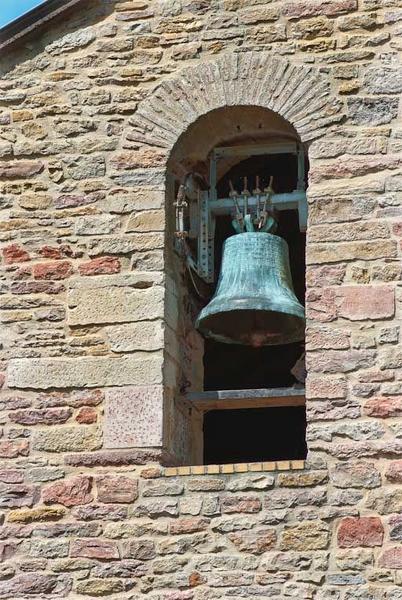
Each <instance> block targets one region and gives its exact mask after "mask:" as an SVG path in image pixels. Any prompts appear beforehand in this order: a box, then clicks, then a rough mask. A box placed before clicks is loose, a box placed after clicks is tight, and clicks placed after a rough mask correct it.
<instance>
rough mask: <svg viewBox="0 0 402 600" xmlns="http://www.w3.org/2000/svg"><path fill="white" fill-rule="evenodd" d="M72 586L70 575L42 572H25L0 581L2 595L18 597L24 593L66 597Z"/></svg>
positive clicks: (0, 594)
mask: <svg viewBox="0 0 402 600" xmlns="http://www.w3.org/2000/svg"><path fill="white" fill-rule="evenodd" d="M71 587H72V580H71V579H70V578H69V577H64V576H63V577H58V576H55V575H44V574H42V573H37V572H34V573H23V574H20V575H17V576H16V577H13V578H12V579H9V580H6V581H1V582H0V596H3V597H5V598H18V597H21V596H24V595H38V594H41V595H44V594H46V595H47V594H54V595H55V596H56V598H57V597H59V598H65V597H66V596H67V594H68V593H69V592H70V590H71Z"/></svg>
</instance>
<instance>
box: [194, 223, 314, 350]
mask: <svg viewBox="0 0 402 600" xmlns="http://www.w3.org/2000/svg"><path fill="white" fill-rule="evenodd" d="M304 326H305V318H304V308H303V306H302V305H301V304H300V303H299V301H298V300H297V298H296V296H295V293H294V290H293V284H292V277H291V273H290V266H289V249H288V245H287V243H286V242H285V240H283V239H282V238H281V237H279V236H277V235H272V234H271V233H265V232H256V233H252V232H247V233H239V234H237V235H233V236H231V237H229V238H228V239H227V240H226V241H225V243H224V246H223V256H222V267H221V272H220V275H219V279H218V284H217V287H216V291H215V294H214V296H213V298H212V300H211V301H210V303H209V304H208V305H207V306H205V308H203V310H202V311H201V313H200V314H199V316H198V319H197V322H196V327H197V329H198V330H199V331H200V332H201V333H202V334H203V335H204V336H206V337H210V338H213V339H215V340H217V341H218V342H225V343H228V344H245V345H250V346H255V347H256V346H270V345H279V344H291V343H292V342H298V341H301V340H303V339H304Z"/></svg>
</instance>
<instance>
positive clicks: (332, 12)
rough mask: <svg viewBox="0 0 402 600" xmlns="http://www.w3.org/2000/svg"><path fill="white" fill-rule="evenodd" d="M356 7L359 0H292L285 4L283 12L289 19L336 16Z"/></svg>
mask: <svg viewBox="0 0 402 600" xmlns="http://www.w3.org/2000/svg"><path fill="white" fill-rule="evenodd" d="M356 9H357V0H324V1H321V0H310V1H309V2H308V3H307V2H303V1H302V0H292V1H291V2H286V3H285V4H284V7H283V14H284V15H285V17H288V18H289V19H300V18H301V17H316V16H319V15H325V16H327V17H336V16H338V15H342V14H345V13H348V12H352V11H353V10H356Z"/></svg>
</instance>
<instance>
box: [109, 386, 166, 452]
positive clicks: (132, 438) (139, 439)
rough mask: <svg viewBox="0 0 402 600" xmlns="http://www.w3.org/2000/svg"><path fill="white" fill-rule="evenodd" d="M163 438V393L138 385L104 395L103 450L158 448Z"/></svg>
mask: <svg viewBox="0 0 402 600" xmlns="http://www.w3.org/2000/svg"><path fill="white" fill-rule="evenodd" d="M162 435H163V390H162V388H161V386H159V385H150V386H145V385H139V386H138V387H134V386H131V387H126V388H115V389H109V390H108V391H107V392H106V407H105V424H104V445H105V448H130V447H131V448H136V447H137V448H141V447H159V446H161V445H162Z"/></svg>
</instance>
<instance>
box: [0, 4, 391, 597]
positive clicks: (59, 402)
mask: <svg viewBox="0 0 402 600" xmlns="http://www.w3.org/2000/svg"><path fill="white" fill-rule="evenodd" d="M398 4H399V2H398V1H397V0H381V1H380V0H323V1H321V0H320V1H318V0H309V2H306V1H301V0H289V1H281V2H270V1H264V0H211V1H204V0H193V1H190V0H189V1H187V0H172V1H171V2H170V1H169V2H168V1H166V2H164V1H162V0H161V1H158V2H157V1H156V0H155V1H152V0H151V1H150V2H147V1H146V0H132V1H125V2H104V1H103V2H100V1H99V2H95V1H94V2H88V3H84V4H83V5H82V8H81V9H80V10H77V11H76V12H73V13H72V14H69V16H68V19H67V18H66V19H63V20H61V21H60V20H59V21H55V22H52V24H51V25H50V26H49V27H48V28H47V29H45V30H44V31H43V30H42V31H41V33H40V36H39V33H38V34H35V35H34V37H33V38H26V39H23V40H21V41H20V42H19V43H18V45H17V46H15V47H13V49H12V50H10V51H7V54H6V53H4V54H3V56H2V58H1V62H0V68H1V71H2V79H1V82H0V190H1V192H0V193H1V199H0V202H1V204H0V205H1V209H2V220H1V223H0V242H1V248H0V252H1V255H2V264H1V270H2V281H1V288H0V289H1V295H0V318H1V321H2V324H1V344H2V348H1V353H2V358H1V378H0V380H1V384H2V389H1V393H0V410H1V424H0V426H1V437H0V486H1V487H0V489H1V493H0V496H1V499H0V513H1V514H0V521H1V523H2V525H1V527H0V536H1V541H0V561H2V562H1V564H0V598H12V599H15V600H17V599H20V598H21V599H22V598H24V599H25V598H28V597H40V598H71V600H75V599H77V600H78V599H79V598H80V599H81V598H82V599H83V598H88V597H98V596H103V597H110V598H111V599H113V600H116V599H117V598H118V599H119V600H120V599H121V600H128V599H130V598H131V599H133V600H134V599H137V598H150V599H151V600H192V599H193V598H194V600H207V599H213V598H233V599H236V598H250V597H252V598H256V599H257V598H267V597H268V598H272V599H273V600H279V599H282V598H288V597H289V598H292V597H293V598H295V597H299V598H303V599H306V600H307V599H309V598H312V599H315V600H356V599H361V600H400V599H401V598H402V594H401V591H400V589H401V587H400V586H401V583H402V575H401V573H402V544H401V542H402V534H401V528H402V525H401V516H400V512H401V508H402V491H401V489H402V486H401V484H402V428H401V414H402V384H401V381H402V353H401V350H400V318H401V312H400V311H401V304H400V301H401V288H400V277H401V262H400V257H401V235H402V226H401V215H402V212H401V189H402V177H401V169H400V167H401V151H402V141H401V140H402V127H401V117H400V115H401V113H400V110H401V108H400V95H401V92H402V79H401V71H400V50H401V44H400V37H398V36H400V32H401V11H400V9H399V8H398ZM236 53H239V54H241V55H242V58H241V59H240V58H239V63H237V62H236V60H237V58H236V57H235V54H236ZM262 53H264V55H265V54H266V55H267V59H266V60H267V64H268V63H269V64H271V63H270V62H269V61H271V60H272V59H273V58H277V59H279V62H280V64H286V65H287V66H286V69H284V71H283V73H284V75H283V77H282V78H279V79H278V81H277V87H276V88H275V89H273V90H272V96H270V102H271V103H272V106H274V105H275V102H277V106H278V109H279V104H280V102H279V100H278V98H279V99H281V98H282V97H281V96H280V93H281V91H282V92H283V102H282V104H281V106H282V108H284V107H286V93H287V92H288V91H289V92H290V91H292V92H293V93H296V92H295V91H294V89H293V88H292V87H291V86H292V82H293V83H294V82H295V81H296V79H295V77H297V76H298V77H299V78H300V79H299V81H300V84H299V85H302V84H303V82H305V81H307V82H309V81H310V79H306V78H304V75H303V74H304V73H307V72H308V77H310V76H311V77H312V78H313V79H312V80H311V81H312V84H311V86H310V87H311V88H312V89H313V90H317V93H316V94H313V98H312V99H311V102H309V104H308V106H305V107H304V109H302V110H300V111H299V112H295V111H294V112H293V114H292V106H294V103H292V105H289V106H287V107H286V108H287V110H288V115H289V120H290V122H292V123H293V124H294V126H295V128H296V130H297V131H298V133H299V135H300V136H301V138H302V140H303V141H304V142H305V144H306V146H307V147H308V154H309V159H310V175H309V190H308V201H309V228H308V242H307V256H308V258H307V285H308V289H307V317H308V323H307V367H308V372H309V376H308V380H307V386H306V397H307V410H308V420H309V426H308V446H309V455H308V459H307V462H306V463H301V462H296V463H286V462H281V463H278V464H258V463H257V464H254V465H241V466H233V465H226V466H225V467H221V468H220V469H217V468H216V467H215V470H214V468H213V467H210V471H209V472H208V470H207V468H204V467H202V466H198V467H194V468H193V469H191V468H189V467H187V468H184V470H183V468H182V469H181V470H175V467H174V466H173V465H174V464H175V463H176V462H178V461H177V455H178V454H180V451H179V450H177V447H178V448H184V447H185V446H186V444H188V441H186V439H179V431H181V435H183V436H184V433H185V426H184V425H183V426H180V423H179V419H178V413H180V414H181V415H182V418H183V423H185V422H186V421H185V411H183V410H182V411H178V410H176V409H175V406H174V403H175V397H174V396H175V393H176V392H175V390H176V386H177V382H176V381H175V379H174V378H175V371H174V368H168V366H169V365H170V366H171V365H172V364H176V363H175V361H178V360H179V358H180V346H179V345H178V344H177V341H178V340H175V339H174V336H173V338H172V335H171V332H172V331H173V332H174V331H175V330H176V329H177V327H178V325H177V323H178V319H179V317H180V315H179V313H178V310H177V304H176V303H175V302H174V298H175V297H177V293H176V292H175V290H174V284H173V283H172V279H171V278H170V277H169V274H167V271H168V267H169V265H167V264H166V260H165V259H166V257H167V252H166V248H167V247H168V246H170V244H171V243H172V240H171V239H170V238H168V237H167V236H166V221H167V220H168V219H170V218H171V215H170V212H169V211H171V210H172V208H171V207H170V206H169V207H167V208H166V211H167V212H166V214H165V204H166V203H167V201H168V199H169V198H170V197H169V195H168V196H167V195H166V163H167V160H168V158H169V156H170V154H171V151H172V147H173V145H174V143H175V142H176V141H177V140H178V138H179V136H180V134H181V133H182V132H183V131H182V130H180V123H181V125H182V129H183V130H185V128H186V127H187V126H189V125H190V124H191V122H192V121H193V120H194V119H195V118H196V117H197V116H200V114H201V112H198V113H197V111H196V110H194V114H189V112H188V111H187V119H188V120H187V121H185V120H184V119H185V117H183V116H182V113H181V112H180V110H179V109H175V108H174V106H173V108H172V115H171V119H162V121H161V122H160V123H158V122H157V121H156V119H157V115H158V111H159V113H160V114H161V115H162V117H163V115H165V114H166V112H164V111H165V109H166V110H170V108H169V107H167V108H166V104H165V105H164V104H163V101H162V100H161V98H162V97H163V95H161V94H159V96H158V91H156V92H155V88H156V87H157V86H158V85H159V84H161V83H163V82H169V81H174V82H175V85H176V84H177V86H179V87H177V86H176V88H174V89H172V90H171V97H172V101H173V100H174V101H175V102H177V105H178V106H179V105H180V103H182V105H185V102H186V101H188V100H189V98H190V101H192V100H191V96H190V95H187V96H186V97H184V96H183V95H182V96H181V95H180V93H181V92H183V90H184V89H186V90H187V89H189V88H191V87H192V88H193V89H194V90H197V91H199V88H197V87H196V85H195V84H194V85H189V86H188V87H187V88H186V87H185V82H186V81H187V79H186V78H188V77H190V75H189V73H190V71H191V73H192V74H193V75H191V76H192V77H193V76H194V81H195V80H196V79H197V77H198V79H199V80H200V81H201V84H200V85H204V83H205V86H206V89H207V90H208V93H206V94H205V98H201V101H202V102H204V105H205V112H207V111H208V110H210V109H211V108H213V103H214V102H215V100H214V96H213V94H212V93H210V90H211V89H212V87H208V86H209V85H211V86H212V84H215V83H216V80H215V79H214V76H215V77H216V72H215V71H214V69H215V67H212V69H211V71H208V68H209V67H208V66H207V67H205V70H202V69H201V70H198V69H199V66H200V65H204V63H205V65H206V64H207V63H208V64H211V65H216V64H217V63H219V64H220V65H221V66H220V67H219V69H221V71H220V73H221V74H222V80H225V81H228V82H229V83H228V84H227V85H228V86H229V85H232V84H233V85H232V88H233V94H236V93H238V97H239V101H241V94H240V92H239V86H238V85H237V84H236V81H238V80H239V78H240V79H241V78H242V76H243V75H244V79H245V81H246V84H245V85H244V86H243V87H244V90H247V89H250V86H251V83H250V82H251V81H252V65H253V64H254V63H253V61H258V57H260V55H261V56H262ZM225 57H227V59H226V58H225ZM247 57H251V58H250V59H249V60H248V58H247ZM235 59H236V60H235ZM224 60H227V67H225V66H222V64H223V63H222V62H219V61H224ZM264 60H265V59H264ZM247 61H248V62H247ZM281 61H282V62H281ZM237 64H240V65H248V67H247V69H248V70H247V73H246V74H245V71H244V72H243V71H241V70H240V71H237V70H236V68H237V67H236V65H237ZM225 69H226V70H225ZM310 71H311V75H310ZM199 73H201V74H202V77H199V75H198V74H199ZM214 73H215V75H214ZM285 73H286V76H285ZM204 76H205V77H206V79H205V81H204V80H203V77H204ZM225 77H226V79H225ZM306 77H307V75H306ZM179 84H180V85H179ZM166 85H168V83H166ZM225 85H226V84H225ZM180 86H181V87H180ZM286 86H288V87H286ZM315 86H317V87H315ZM225 89H226V90H227V89H228V88H225ZM242 89H243V88H242ZM236 90H237V92H236ZM262 91H263V90H262ZM262 91H261V98H262V100H261V103H263V99H264V94H263V93H262ZM275 92H277V96H275ZM308 92H309V90H306V92H305V93H306V94H307V93H308ZM244 93H246V92H244ZM267 97H268V94H267ZM225 98H226V100H227V101H229V100H228V96H225ZM226 100H225V101H226ZM219 101H221V100H216V103H219ZM194 103H195V104H196V102H195V101H194ZM267 103H268V100H267ZM267 107H268V106H267ZM313 108H314V110H312V109H313ZM175 111H176V120H175V118H174V116H175ZM314 115H316V117H314ZM150 116H151V117H152V118H153V119H155V122H154V124H153V126H152V125H151V124H150V121H149V120H148V121H147V119H149V118H150ZM283 116H285V118H286V115H283ZM141 126H142V127H143V128H144V129H143V131H142V130H141ZM141 135H142V137H141ZM158 136H159V137H158ZM169 333H170V336H169ZM179 342H180V340H179ZM194 343H195V342H194ZM175 353H177V355H176V356H175ZM167 355H169V356H167ZM132 415H135V418H132ZM175 445H176V446H175ZM183 453H184V451H183ZM179 462H180V461H179ZM161 464H163V465H165V466H160V465H161ZM169 465H171V466H169ZM211 469H212V470H211Z"/></svg>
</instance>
